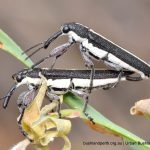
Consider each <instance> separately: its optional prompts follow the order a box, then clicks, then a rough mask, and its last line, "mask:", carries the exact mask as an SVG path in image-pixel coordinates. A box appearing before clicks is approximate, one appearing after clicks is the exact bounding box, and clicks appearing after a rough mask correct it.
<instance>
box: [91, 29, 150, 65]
mask: <svg viewBox="0 0 150 150" xmlns="http://www.w3.org/2000/svg"><path fill="white" fill-rule="evenodd" d="M90 31H91V32H93V33H95V34H97V35H98V36H100V37H102V38H103V39H105V40H107V41H109V42H110V43H112V44H114V45H115V46H117V47H119V48H121V49H122V50H124V51H125V52H127V53H128V54H130V55H132V56H134V57H136V58H137V59H139V60H140V61H142V62H143V63H145V64H146V65H148V66H150V65H149V64H148V63H146V62H145V61H143V60H142V59H141V58H139V57H137V56H136V55H134V54H133V53H131V52H129V51H127V50H126V49H124V48H122V47H121V46H119V45H117V44H115V43H113V42H112V41H110V40H108V39H107V38H106V37H104V36H102V35H101V34H98V33H97V32H95V31H94V30H92V29H90Z"/></svg>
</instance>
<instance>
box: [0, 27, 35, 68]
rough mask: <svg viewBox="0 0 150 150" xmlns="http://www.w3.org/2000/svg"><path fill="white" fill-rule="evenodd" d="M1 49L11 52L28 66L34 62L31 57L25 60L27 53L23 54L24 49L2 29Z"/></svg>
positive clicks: (0, 37) (0, 32)
mask: <svg viewBox="0 0 150 150" xmlns="http://www.w3.org/2000/svg"><path fill="white" fill-rule="evenodd" d="M0 49H2V50H4V51H6V52H8V53H10V54H11V55H13V56H14V57H16V58H17V59H18V60H20V61H21V62H22V63H23V64H25V65H26V66H27V67H31V66H32V65H33V62H32V61H31V59H28V60H25V58H26V57H27V55H26V54H24V55H22V52H23V51H22V49H21V48H20V47H19V46H18V45H17V44H16V43H15V42H14V41H13V40H12V39H11V38H10V37H9V36H8V35H7V34H6V33H5V32H4V31H2V30H1V29H0Z"/></svg>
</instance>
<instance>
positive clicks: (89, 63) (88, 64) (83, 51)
mask: <svg viewBox="0 0 150 150" xmlns="http://www.w3.org/2000/svg"><path fill="white" fill-rule="evenodd" d="M80 52H81V55H82V58H83V60H84V63H85V66H86V67H87V68H88V69H91V75H90V86H89V89H88V92H89V93H91V90H92V87H93V79H94V72H95V69H94V64H93V62H92V60H91V58H90V57H89V56H88V55H87V54H86V48H85V47H83V45H82V44H80Z"/></svg>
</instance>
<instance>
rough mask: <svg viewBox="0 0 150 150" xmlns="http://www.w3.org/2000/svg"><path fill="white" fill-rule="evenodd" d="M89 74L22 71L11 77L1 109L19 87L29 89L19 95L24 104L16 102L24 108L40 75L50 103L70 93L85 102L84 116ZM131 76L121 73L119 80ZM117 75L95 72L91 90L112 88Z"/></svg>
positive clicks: (105, 71)
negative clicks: (42, 77) (44, 79)
mask: <svg viewBox="0 0 150 150" xmlns="http://www.w3.org/2000/svg"><path fill="white" fill-rule="evenodd" d="M90 73H91V71H90V70H60V69H54V70H51V69H41V68H33V69H23V70H21V71H19V72H18V73H16V74H14V75H13V76H12V77H13V79H14V80H15V84H14V85H13V87H12V88H11V89H10V91H9V92H8V93H7V95H6V96H5V97H3V98H1V99H4V103H3V107H4V108H6V107H7V105H8V102H9V100H10V98H11V96H12V95H13V93H14V91H15V90H16V89H17V88H18V87H19V86H21V85H27V86H28V87H29V92H25V93H23V96H22V95H21V99H25V100H24V102H23V101H21V104H20V103H19V102H18V106H19V107H20V108H22V106H20V105H23V106H25V107H26V106H27V105H28V104H29V103H30V101H31V100H29V102H28V99H30V97H31V99H32V97H33V92H34V89H35V90H36V89H37V88H38V86H40V85H41V76H40V75H42V76H44V77H45V78H46V79H47V86H48V90H47V96H48V97H49V98H50V100H51V101H52V100H58V101H59V97H58V95H62V94H65V93H67V92H68V91H70V92H72V93H74V94H75V95H78V96H80V97H81V98H83V99H84V100H85V104H84V108H83V112H84V113H85V114H86V107H87V104H88V94H87V89H88V88H89V85H90ZM131 74H133V72H131V71H123V72H122V76H121V78H120V80H121V81H125V80H126V76H129V75H131ZM118 75H119V72H118V71H115V70H95V74H94V77H93V87H92V90H93V89H98V88H103V89H109V88H113V87H114V85H116V82H117V80H118ZM24 95H26V96H24ZM22 97H23V98H22ZM22 102H23V104H22ZM21 111H22V110H21ZM58 111H59V109H58Z"/></svg>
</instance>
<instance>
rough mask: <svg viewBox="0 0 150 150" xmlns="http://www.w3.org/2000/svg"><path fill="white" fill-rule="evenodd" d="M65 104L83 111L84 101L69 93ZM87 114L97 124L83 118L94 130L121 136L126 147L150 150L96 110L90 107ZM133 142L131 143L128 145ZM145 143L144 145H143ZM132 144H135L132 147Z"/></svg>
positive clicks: (141, 141)
mask: <svg viewBox="0 0 150 150" xmlns="http://www.w3.org/2000/svg"><path fill="white" fill-rule="evenodd" d="M64 102H65V103H66V104H67V105H69V106H70V107H71V108H74V109H79V110H82V109H83V105H84V103H83V102H84V101H83V100H81V99H80V98H79V97H76V96H74V95H73V94H72V93H67V94H65V95H64ZM86 112H87V113H88V114H89V116H90V117H92V118H93V120H94V122H95V124H92V123H91V121H89V119H88V118H87V117H86V116H85V115H84V114H83V113H82V114H81V116H80V117H81V118H82V119H83V120H84V122H85V123H86V124H88V125H89V126H90V127H91V128H92V129H94V130H96V131H98V132H100V133H106V134H112V135H115V136H119V137H121V138H123V139H124V142H123V143H124V145H128V146H130V147H132V149H134V150H139V149H140V150H150V145H149V144H144V142H145V141H144V140H143V139H141V138H139V137H138V136H136V135H134V134H133V133H131V132H129V131H127V130H125V129H123V128H122V127H120V126H118V125H116V124H115V123H113V122H111V121H110V120H108V119H107V118H106V117H104V116H103V115H102V114H101V113H99V112H97V111H96V110H95V109H94V108H92V107H91V106H89V105H88V107H87V110H86ZM127 142H131V143H127ZM142 143H143V144H142ZM131 144H134V145H133V146H131Z"/></svg>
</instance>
